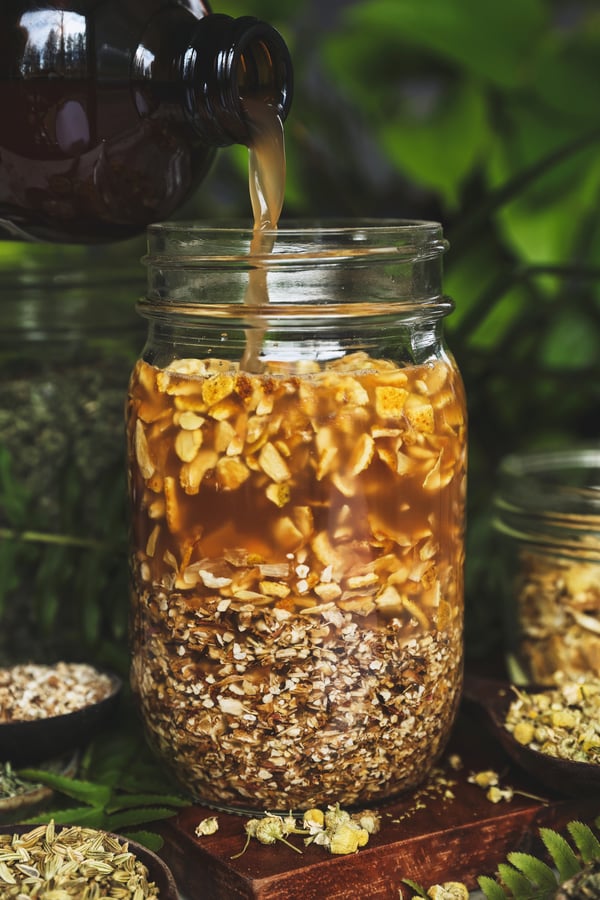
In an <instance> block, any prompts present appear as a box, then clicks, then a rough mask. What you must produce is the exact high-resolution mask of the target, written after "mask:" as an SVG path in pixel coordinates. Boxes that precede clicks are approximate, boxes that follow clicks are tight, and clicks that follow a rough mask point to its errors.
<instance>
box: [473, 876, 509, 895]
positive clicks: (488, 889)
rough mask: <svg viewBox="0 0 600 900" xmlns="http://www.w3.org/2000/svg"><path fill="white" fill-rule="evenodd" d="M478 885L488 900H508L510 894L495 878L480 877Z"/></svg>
mask: <svg viewBox="0 0 600 900" xmlns="http://www.w3.org/2000/svg"><path fill="white" fill-rule="evenodd" d="M477 884H478V885H479V888H480V890H481V892H482V894H483V895H484V896H485V897H487V900H508V894H507V893H506V892H505V891H504V889H503V888H501V887H500V885H499V884H498V882H497V881H494V879H493V878H489V877H488V876H487V875H480V877H479V878H478V879H477Z"/></svg>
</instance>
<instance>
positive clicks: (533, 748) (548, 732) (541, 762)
mask: <svg viewBox="0 0 600 900" xmlns="http://www.w3.org/2000/svg"><path fill="white" fill-rule="evenodd" d="M464 697H465V699H466V700H467V701H470V702H473V703H475V704H477V705H478V706H479V707H480V708H482V709H483V710H484V711H485V713H486V717H487V721H488V724H489V725H490V727H491V729H492V731H493V733H494V734H495V735H496V737H498V739H499V740H500V743H501V744H502V746H503V747H504V749H505V751H506V752H507V753H508V755H509V756H510V757H511V758H512V759H513V760H514V761H515V762H516V763H517V764H518V765H519V766H521V768H523V769H525V771H527V772H529V774H531V775H532V776H533V777H534V778H535V779H536V780H537V781H539V782H540V783H542V784H543V785H545V786H546V787H549V788H551V789H552V790H553V792H556V793H559V794H564V795H567V796H571V797H577V796H581V795H583V794H590V793H600V679H599V678H595V677H592V676H588V677H585V678H581V679H580V680H577V681H566V680H565V681H557V683H556V684H554V685H543V686H540V685H531V684H530V685H527V686H516V685H512V684H509V683H508V682H499V681H494V680H490V679H485V678H477V677H473V676H468V677H467V678H466V679H465V686H464Z"/></svg>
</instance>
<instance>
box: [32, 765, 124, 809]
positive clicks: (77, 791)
mask: <svg viewBox="0 0 600 900" xmlns="http://www.w3.org/2000/svg"><path fill="white" fill-rule="evenodd" d="M20 774H21V775H22V776H23V777H24V778H26V779H27V780H28V781H33V782H35V783H39V784H45V785H47V786H48V787H51V788H53V789H54V790H56V791H60V793H61V794H65V795H66V796H67V797H72V798H73V799H74V800H80V801H83V803H87V804H88V805H89V806H94V807H101V808H103V807H104V806H105V805H106V804H107V803H108V801H109V800H110V797H111V789H110V787H108V786H107V785H104V784H97V783H94V782H92V781H81V780H79V779H76V778H67V777H66V776H64V775H55V774H54V773H52V772H47V771H45V770H44V769H22V770H21V771H20Z"/></svg>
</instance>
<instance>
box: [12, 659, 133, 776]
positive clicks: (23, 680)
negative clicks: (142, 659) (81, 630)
mask: <svg viewBox="0 0 600 900" xmlns="http://www.w3.org/2000/svg"><path fill="white" fill-rule="evenodd" d="M121 689H122V681H121V679H120V678H118V677H117V676H116V675H112V674H109V673H105V672H101V671H100V670H98V669H96V668H95V667H93V666H91V665H88V664H87V663H67V662H58V663H56V664H54V665H41V664H37V663H22V664H18V665H14V666H8V667H0V761H10V762H11V763H12V765H13V766H23V765H26V764H32V763H38V762H40V761H41V760H45V759H49V758H54V757H58V756H61V755H62V754H63V753H66V752H69V751H73V750H75V749H76V748H77V747H80V746H83V745H84V744H87V743H88V742H89V740H90V739H91V738H92V737H93V736H94V735H95V734H97V733H98V731H99V730H100V729H101V728H102V727H104V726H105V725H106V723H107V721H108V720H109V718H110V717H111V716H112V715H113V713H114V712H115V711H116V708H117V705H118V701H119V695H120V692H121Z"/></svg>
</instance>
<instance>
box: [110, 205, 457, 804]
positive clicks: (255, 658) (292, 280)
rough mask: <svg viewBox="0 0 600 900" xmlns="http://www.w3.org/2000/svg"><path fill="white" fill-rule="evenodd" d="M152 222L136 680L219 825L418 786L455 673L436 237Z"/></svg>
mask: <svg viewBox="0 0 600 900" xmlns="http://www.w3.org/2000/svg"><path fill="white" fill-rule="evenodd" d="M268 237H269V247H268V251H266V252H265V251H261V250H260V249H258V250H257V249H256V243H255V242H254V241H253V235H252V232H251V231H250V230H247V229H246V230H244V229H242V230H235V229H211V228H210V227H206V228H205V227H202V226H201V225H190V224H185V223H184V224H180V225H171V226H170V225H167V226H153V228H151V229H150V237H149V255H148V258H147V262H148V267H149V287H148V293H147V297H146V299H144V300H143V301H142V303H141V304H140V310H141V312H142V314H143V315H144V316H145V317H146V318H147V320H148V323H149V338H148V342H147V344H146V347H145V350H144V353H143V356H142V358H141V359H140V360H139V361H138V363H137V365H136V366H135V369H134V372H133V375H132V378H131V382H130V388H129V402H128V436H129V467H130V482H129V483H130V496H131V515H132V538H133V545H132V566H131V569H132V577H133V617H132V618H133V628H132V654H133V665H132V682H133V687H134V691H135V694H136V696H137V700H138V703H139V706H140V709H141V712H142V715H143V718H144V721H145V724H146V730H147V733H148V735H149V737H150V740H151V743H152V744H153V746H154V747H155V749H156V750H157V751H158V753H159V754H160V756H161V757H162V758H163V759H164V761H165V763H167V764H168V765H170V766H171V767H172V768H173V769H174V771H175V774H176V775H177V776H178V778H179V779H180V781H181V782H182V783H183V784H184V785H185V786H186V787H187V789H188V790H190V791H191V792H192V794H193V795H195V796H196V797H197V798H198V799H200V800H202V801H204V802H206V803H209V804H211V805H213V806H220V807H228V808H234V809H257V810H259V811H264V810H265V809H268V810H271V811H289V810H290V809H309V808H311V807H315V806H321V805H327V804H335V803H341V804H343V805H347V806H350V805H356V804H360V805H365V804H371V803H373V802H376V801H379V800H385V799H387V798H389V797H391V796H394V795H396V794H398V793H400V792H402V791H404V790H407V789H409V788H411V787H413V786H414V785H416V784H417V783H418V782H420V781H421V780H422V779H423V778H424V777H425V776H426V775H427V773H428V772H429V771H430V769H431V767H432V766H433V764H434V762H435V761H436V759H437V758H438V756H439V755H440V753H441V751H442V749H443V747H444V745H445V743H446V740H447V738H448V736H449V732H450V729H451V726H452V723H453V718H454V713H455V710H456V706H457V702H458V698H459V693H460V688H461V675H462V653H463V651H462V637H463V631H462V629H463V513H464V496H465V455H466V448H465V444H466V435H465V399H464V394H463V387H462V382H461V378H460V375H459V373H458V370H457V367H456V364H455V362H454V359H453V357H452V356H451V354H450V352H449V351H448V350H447V348H446V346H445V343H444V339H443V335H442V321H443V319H444V317H445V316H446V315H447V314H448V313H450V311H451V309H452V303H451V301H450V300H449V299H448V298H446V297H444V296H443V293H442V282H441V257H442V253H443V251H444V250H445V247H446V244H445V241H444V240H443V237H442V232H441V227H440V226H439V225H437V224H435V223H405V222H380V223H359V222H357V223H346V224H341V225H339V226H334V225H332V226H330V227H324V228H319V227H310V226H306V227H302V226H299V227H295V226H293V225H292V226H286V227H285V228H281V229H279V230H278V231H277V232H272V233H271V234H269V235H268Z"/></svg>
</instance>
